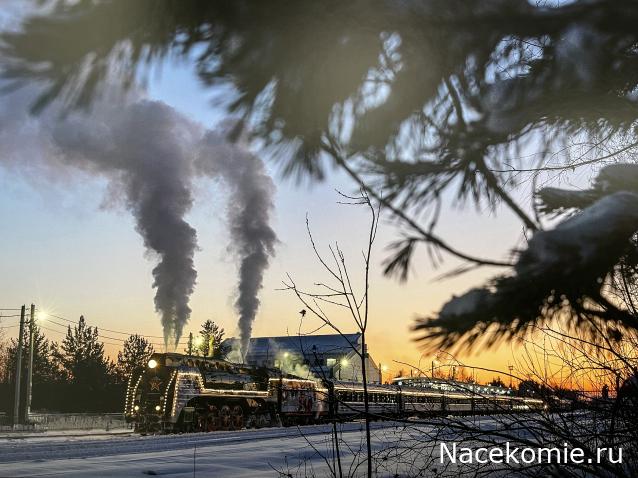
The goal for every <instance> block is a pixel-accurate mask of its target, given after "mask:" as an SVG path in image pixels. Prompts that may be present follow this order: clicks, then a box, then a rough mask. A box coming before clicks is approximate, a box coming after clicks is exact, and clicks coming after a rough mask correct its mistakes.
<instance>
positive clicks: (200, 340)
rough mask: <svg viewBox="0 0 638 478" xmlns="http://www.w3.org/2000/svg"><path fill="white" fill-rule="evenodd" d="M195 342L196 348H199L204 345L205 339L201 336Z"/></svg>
mask: <svg viewBox="0 0 638 478" xmlns="http://www.w3.org/2000/svg"><path fill="white" fill-rule="evenodd" d="M193 342H194V343H195V346H196V347H199V346H200V345H202V344H203V343H204V339H203V338H202V336H201V335H200V336H198V337H195V340H194V341H193Z"/></svg>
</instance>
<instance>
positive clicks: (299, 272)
mask: <svg viewBox="0 0 638 478" xmlns="http://www.w3.org/2000/svg"><path fill="white" fill-rule="evenodd" d="M147 93H148V96H149V97H150V98H152V99H157V100H161V101H163V102H165V103H167V104H169V105H171V106H172V107H174V108H175V109H177V110H178V111H180V112H181V113H182V114H184V115H186V116H187V117H189V118H190V119H192V120H194V121H197V122H201V123H203V124H204V125H206V126H213V125H215V124H217V123H218V122H219V121H221V120H222V119H223V112H221V111H220V110H219V109H217V108H215V107H214V106H212V105H211V103H210V98H211V97H212V96H213V95H212V93H211V91H210V90H207V89H204V88H202V87H201V86H200V84H199V82H198V80H197V79H196V78H195V76H194V75H193V71H192V69H191V68H189V67H188V65H185V64H184V63H180V64H172V63H170V62H167V63H166V64H164V65H163V66H162V69H161V75H156V74H151V75H149V82H148V85H147ZM267 168H268V170H269V172H270V174H271V175H272V176H273V179H274V181H275V184H276V186H277V192H276V196H275V217H274V223H273V227H274V229H275V231H276V233H277V235H278V238H279V243H278V245H277V250H276V257H275V259H274V260H273V261H272V263H271V265H270V267H269V269H268V271H267V273H266V276H265V281H264V288H263V290H262V291H261V294H260V299H261V307H260V310H259V313H258V316H257V319H256V321H255V324H254V330H253V335H254V336H276V335H288V334H296V333H297V332H298V331H299V330H300V327H301V330H302V331H309V330H313V329H315V328H317V327H318V326H319V325H321V323H320V322H319V320H318V319H316V318H312V317H309V316H306V318H305V319H304V322H303V324H300V315H299V311H300V309H301V308H302V305H301V304H300V303H299V301H298V300H297V299H296V297H294V296H293V294H292V293H290V292H286V291H282V290H280V289H281V288H282V283H283V281H285V280H286V278H287V275H288V274H290V276H291V277H292V278H293V279H294V280H295V282H296V283H297V284H298V285H299V286H300V287H302V288H305V289H306V290H317V289H316V288H314V287H313V284H314V283H316V282H325V281H328V280H329V277H328V275H327V274H326V273H325V271H323V270H322V268H321V266H320V265H319V264H318V262H317V260H316V258H315V257H314V255H313V252H312V248H311V245H310V242H309V239H308V236H307V232H306V224H305V218H306V215H307V216H308V218H309V220H310V226H311V229H312V231H313V236H314V238H315V241H316V243H317V245H318V246H319V249H320V251H321V252H323V253H327V252H328V249H327V247H328V245H329V244H331V243H333V244H334V243H335V242H338V244H339V246H340V247H341V248H342V249H343V251H344V253H345V256H346V259H347V261H348V264H349V267H350V272H351V274H352V275H354V276H357V277H359V280H356V281H355V282H356V284H357V285H358V286H359V290H361V288H360V287H361V285H362V284H361V280H360V278H361V277H362V276H363V267H362V266H363V263H362V260H361V252H362V250H363V249H364V248H365V246H366V240H367V230H368V225H369V216H368V213H367V211H366V210H365V209H364V208H361V207H355V206H347V205H342V204H338V202H339V200H340V198H339V196H338V194H337V192H336V191H335V190H340V191H343V192H345V193H352V192H353V191H355V187H354V185H353V183H352V182H351V181H350V180H348V179H347V178H346V177H345V176H344V175H343V174H342V173H340V172H339V171H336V170H333V171H331V172H330V174H329V175H328V177H327V179H326V180H325V181H324V182H322V183H311V182H310V181H307V180H306V181H302V182H297V181H295V180H294V179H290V178H284V177H283V176H282V175H281V174H280V171H279V170H278V167H277V164H276V162H269V163H268V164H267ZM522 194H523V199H527V200H528V199H529V198H525V197H524V194H525V193H522ZM195 195H196V198H195V206H194V208H193V210H192V211H191V213H190V214H189V216H188V218H187V219H188V221H189V222H190V223H191V224H192V225H193V226H194V227H195V228H196V229H197V232H198V238H199V246H200V249H199V250H198V251H197V253H196V255H195V265H196V268H197V271H198V280H197V285H196V289H195V292H194V294H193V295H192V297H191V308H192V310H193V312H192V317H191V320H190V323H189V324H188V325H187V326H186V329H185V334H186V335H187V334H188V332H190V331H192V332H196V331H197V330H198V328H199V325H200V324H201V323H202V322H203V321H205V320H207V319H212V320H214V321H215V322H216V323H218V324H219V325H221V326H222V327H223V328H224V329H225V330H226V334H227V336H233V335H235V334H236V332H237V329H236V323H237V314H236V312H235V311H234V308H233V302H234V298H235V296H234V291H235V285H236V276H237V273H236V265H235V262H234V260H233V259H232V255H230V254H229V253H228V250H229V249H228V247H229V240H230V238H229V234H228V232H227V228H226V222H225V220H226V219H225V217H226V210H225V208H226V203H225V201H226V196H225V193H224V191H223V189H222V188H220V187H219V186H218V185H217V184H215V183H214V182H212V181H210V180H206V181H204V180H202V181H200V182H198V183H197V191H196V194H195ZM105 196H106V183H105V182H104V181H103V180H100V179H95V178H93V177H91V176H88V175H85V174H81V173H79V172H73V171H69V172H68V174H65V175H64V176H56V177H53V178H50V177H41V176H40V175H39V174H38V173H37V172H35V173H34V171H31V170H28V169H27V168H21V167H20V165H19V164H15V165H13V166H12V167H11V168H10V169H1V168H0V223H1V224H2V239H1V244H2V247H1V248H0V264H2V275H1V276H0V291H1V292H0V308H14V307H15V308H17V307H19V306H20V305H21V304H30V303H35V304H36V306H37V307H38V309H40V310H44V311H46V312H48V313H50V314H55V315H57V316H59V317H63V318H66V319H68V320H77V318H78V317H79V316H80V315H84V316H85V318H86V320H87V322H88V323H89V324H90V325H96V326H98V327H99V328H100V329H110V330H113V331H122V332H127V333H129V332H130V333H140V334H144V335H151V336H161V335H162V328H161V323H160V319H159V317H158V315H157V313H156V312H155V310H154V306H153V297H154V290H153V288H152V286H151V282H152V281H151V270H152V268H153V267H154V265H155V260H154V258H153V257H152V256H149V254H148V253H146V251H145V249H144V246H143V243H142V240H141V238H140V236H139V235H138V233H137V232H136V231H135V226H134V222H133V219H132V217H131V216H130V214H129V213H128V212H127V211H125V210H123V209H118V208H117V207H113V206H111V205H109V204H107V202H106V201H105ZM450 202H451V201H450ZM521 232H522V231H521V226H520V223H519V221H518V220H516V219H515V218H513V217H512V215H511V214H510V213H508V212H507V211H505V210H502V209H499V210H497V212H496V213H494V212H490V211H484V210H477V209H476V208H474V207H473V206H469V207H467V208H466V209H458V208H455V207H452V206H450V205H449V204H448V206H447V207H446V208H445V209H444V211H443V214H442V216H441V221H440V225H439V229H438V233H439V234H440V235H441V236H443V237H445V238H447V239H449V241H450V242H451V244H452V245H453V246H455V247H456V248H458V249H461V250H463V251H466V252H468V253H472V254H474V255H477V256H483V257H490V258H494V259H503V258H507V257H509V255H510V252H511V250H512V248H513V247H514V246H516V245H517V244H518V243H519V241H520V239H521ZM397 234H398V231H397V229H396V227H395V226H394V225H393V224H391V223H390V222H389V221H388V218H387V216H383V217H382V221H381V224H380V227H379V234H378V237H377V241H376V243H375V247H374V250H373V257H372V266H373V267H372V273H371V289H370V325H369V331H368V341H369V344H370V345H369V351H370V353H371V355H372V357H373V358H374V359H375V360H376V361H377V362H381V363H383V364H384V365H386V366H388V367H389V369H390V372H391V373H392V374H396V373H398V372H399V371H400V370H407V369H408V367H406V366H405V365H403V364H401V363H399V362H406V363H410V364H414V365H415V366H416V365H417V364H419V363H420V364H421V366H422V368H427V367H429V365H424V364H428V363H429V362H430V361H431V360H432V358H433V357H432V356H431V355H427V356H423V355H422V353H421V351H420V349H419V344H418V343H417V342H415V340H414V339H415V336H414V334H413V333H412V332H411V327H412V326H413V324H414V320H415V318H416V317H417V316H428V315H430V314H432V313H433V312H435V311H436V310H438V309H439V308H440V307H441V306H442V304H444V303H445V302H446V301H447V300H449V299H450V298H451V296H452V295H460V294H462V293H463V292H465V291H466V290H468V289H469V288H471V287H473V286H477V285H480V284H482V283H483V282H484V281H485V280H486V279H487V278H489V277H490V276H491V275H493V274H494V273H495V272H497V271H495V270H494V269H489V268H485V269H479V270H476V271H473V272H469V273H466V274H463V275H461V276H458V277H455V278H452V279H447V280H435V279H436V278H437V277H438V276H440V275H441V274H442V273H444V272H445V271H449V270H452V269H454V268H455V266H458V265H459V262H457V261H456V260H454V259H451V258H449V257H446V260H445V262H444V263H443V265H442V266H439V267H438V268H435V267H434V266H433V265H432V263H431V261H430V260H429V258H428V256H427V253H426V250H425V248H423V249H420V250H419V254H418V255H417V257H416V259H415V261H414V263H413V266H412V274H411V276H410V278H409V280H408V282H407V283H400V282H399V281H398V280H397V279H395V278H388V277H384V276H383V274H382V266H381V263H382V261H383V260H384V259H385V258H386V257H387V255H388V252H387V249H386V248H387V246H388V244H389V243H391V242H392V240H393V239H394V238H396V237H397ZM331 312H334V315H331V318H333V320H334V322H335V324H336V325H338V326H339V327H340V328H341V330H342V331H344V332H353V331H355V324H354V323H353V322H352V320H351V319H349V318H348V317H347V316H346V315H345V314H343V313H340V312H339V311H331ZM58 322H60V320H58ZM16 323H17V322H16V319H15V318H10V319H9V318H7V319H3V320H2V324H0V326H12V325H15V324H16ZM63 323H64V322H63ZM41 325H42V326H43V327H46V330H45V333H46V334H47V336H48V337H49V338H51V339H52V340H56V341H59V340H61V338H62V337H63V335H64V328H63V327H61V326H59V325H57V324H55V323H52V322H48V323H47V322H46V321H45V322H42V324H41ZM2 330H5V331H6V335H7V336H11V335H15V334H16V333H17V328H16V327H13V328H9V329H2ZM321 332H323V333H328V331H327V330H326V329H325V328H324V329H322V330H321ZM102 334H103V335H104V336H107V337H115V338H120V339H122V338H125V337H126V336H125V335H118V334H116V333H109V332H106V331H103V330H102ZM104 340H105V342H106V343H107V345H106V350H107V352H108V353H109V354H110V355H111V356H113V357H114V356H115V355H116V353H117V348H118V347H117V346H116V345H113V344H114V343H116V340H114V339H112V338H111V339H107V338H105V339H104ZM158 341H159V340H158ZM516 353H517V349H516V347H514V356H513V354H512V346H511V345H510V344H504V345H502V346H500V347H498V348H496V349H493V350H480V351H478V352H477V353H474V354H472V355H469V356H468V355H465V356H459V359H460V360H461V361H462V362H463V363H467V364H471V365H475V366H480V367H486V368H493V369H499V370H506V369H507V365H508V363H510V362H512V361H514V360H515V359H516V357H515V356H516ZM493 375H494V374H492V373H486V372H482V373H481V372H479V376H481V377H482V378H484V379H485V378H491V377H492V376H493Z"/></svg>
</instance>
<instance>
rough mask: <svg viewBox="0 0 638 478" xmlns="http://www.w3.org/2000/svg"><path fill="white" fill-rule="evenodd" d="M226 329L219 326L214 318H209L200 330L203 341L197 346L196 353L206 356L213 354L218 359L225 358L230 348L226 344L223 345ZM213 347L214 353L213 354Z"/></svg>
mask: <svg viewBox="0 0 638 478" xmlns="http://www.w3.org/2000/svg"><path fill="white" fill-rule="evenodd" d="M224 334H225V332H224V329H223V328H221V327H219V326H218V325H217V324H216V323H215V322H213V321H212V320H207V321H206V322H204V323H203V324H202V328H201V330H200V331H199V337H200V341H201V343H199V345H198V346H197V349H196V352H195V353H196V354H198V355H203V356H204V357H209V356H212V357H213V358H216V359H223V358H225V357H226V355H227V354H228V351H229V348H228V346H226V345H222V342H223V341H224ZM211 347H212V354H211Z"/></svg>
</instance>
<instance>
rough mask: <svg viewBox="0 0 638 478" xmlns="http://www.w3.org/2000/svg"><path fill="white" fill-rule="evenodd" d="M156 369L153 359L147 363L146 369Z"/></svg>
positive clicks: (155, 361)
mask: <svg viewBox="0 0 638 478" xmlns="http://www.w3.org/2000/svg"><path fill="white" fill-rule="evenodd" d="M155 367H157V360H155V359H151V360H149V361H148V368H155Z"/></svg>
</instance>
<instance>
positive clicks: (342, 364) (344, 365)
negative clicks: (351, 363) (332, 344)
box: [341, 358, 348, 367]
mask: <svg viewBox="0 0 638 478" xmlns="http://www.w3.org/2000/svg"><path fill="white" fill-rule="evenodd" d="M341 366H342V367H347V366H348V359H344V358H343V359H341Z"/></svg>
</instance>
